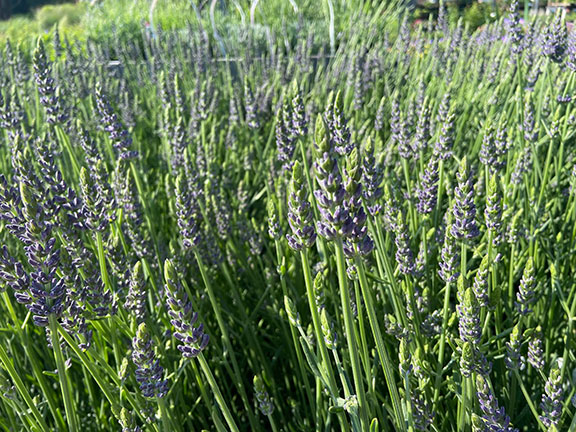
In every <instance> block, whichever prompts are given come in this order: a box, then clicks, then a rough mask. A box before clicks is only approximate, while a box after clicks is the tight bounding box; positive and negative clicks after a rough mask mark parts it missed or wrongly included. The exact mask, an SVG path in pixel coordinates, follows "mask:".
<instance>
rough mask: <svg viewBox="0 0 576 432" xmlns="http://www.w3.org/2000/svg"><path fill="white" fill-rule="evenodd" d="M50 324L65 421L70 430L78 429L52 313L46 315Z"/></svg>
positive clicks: (54, 317) (55, 320) (73, 431)
mask: <svg viewBox="0 0 576 432" xmlns="http://www.w3.org/2000/svg"><path fill="white" fill-rule="evenodd" d="M48 321H49V324H50V334H51V337H52V349H53V350H54V359H55V360H56V367H57V368H58V378H59V380H60V390H61V391H62V397H63V398H64V410H65V411H66V421H67V422H68V429H69V430H70V432H77V431H78V424H77V420H76V410H75V408H74V402H73V400H72V395H71V394H70V382H69V380H68V372H67V371H66V365H65V364H64V356H63V355H62V347H60V338H59V337H58V321H57V319H56V316H55V315H54V314H51V315H50V316H49V317H48Z"/></svg>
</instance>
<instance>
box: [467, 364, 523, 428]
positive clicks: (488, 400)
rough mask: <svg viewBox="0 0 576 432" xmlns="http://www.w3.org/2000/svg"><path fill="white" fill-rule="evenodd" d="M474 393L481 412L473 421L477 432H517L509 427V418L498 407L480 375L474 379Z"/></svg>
mask: <svg viewBox="0 0 576 432" xmlns="http://www.w3.org/2000/svg"><path fill="white" fill-rule="evenodd" d="M476 388H477V390H478V392H477V393H476V395H477V397H478V403H479V404H480V410H481V411H482V416H481V417H476V418H475V419H474V420H473V423H475V424H476V425H478V426H481V427H480V429H479V430H483V431H500V432H518V429H515V428H513V427H512V426H510V417H508V416H507V415H506V412H505V411H504V407H499V406H498V401H497V400H496V397H495V396H494V393H492V390H491V389H490V387H489V386H488V383H487V382H486V379H485V378H484V377H483V376H482V375H478V376H477V377H476Z"/></svg>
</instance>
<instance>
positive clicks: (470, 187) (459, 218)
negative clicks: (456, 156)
mask: <svg viewBox="0 0 576 432" xmlns="http://www.w3.org/2000/svg"><path fill="white" fill-rule="evenodd" d="M456 178H457V179H458V185H457V186H456V188H455V189H454V206H453V213H454V223H453V225H452V229H451V233H452V235H453V236H454V238H456V239H462V240H463V239H472V238H474V237H476V236H478V234H479V231H478V226H477V224H476V204H475V203H474V184H473V183H472V174H471V173H470V169H469V167H468V163H467V160H466V157H464V158H463V159H462V162H461V163H460V169H459V170H458V173H457V174H456Z"/></svg>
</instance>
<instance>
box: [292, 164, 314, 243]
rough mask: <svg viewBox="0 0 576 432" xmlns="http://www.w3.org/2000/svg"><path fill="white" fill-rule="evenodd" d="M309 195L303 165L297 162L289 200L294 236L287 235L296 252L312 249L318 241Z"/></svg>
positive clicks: (293, 171) (293, 170)
mask: <svg viewBox="0 0 576 432" xmlns="http://www.w3.org/2000/svg"><path fill="white" fill-rule="evenodd" d="M307 195H308V192H307V190H306V188H305V187H304V174H303V173H302V165H300V163H299V162H298V161H296V163H295V164H294V167H293V169H292V181H291V182H290V195H289V198H288V223H289V224H290V228H291V229H292V234H287V235H286V239H287V240H288V244H289V245H290V247H291V248H292V249H294V250H296V251H299V250H302V249H303V248H309V247H311V246H312V245H313V244H314V241H315V240H316V232H315V231H314V221H313V217H312V208H311V206H310V202H309V201H308V196H307Z"/></svg>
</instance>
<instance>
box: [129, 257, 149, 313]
mask: <svg viewBox="0 0 576 432" xmlns="http://www.w3.org/2000/svg"><path fill="white" fill-rule="evenodd" d="M145 285H146V281H145V279H144V272H143V271H142V264H141V263H140V261H138V262H137V263H136V264H135V265H134V268H133V269H132V274H131V276H130V289H129V291H128V294H127V295H126V303H124V307H125V308H126V309H127V310H129V311H130V312H132V313H133V314H134V316H135V317H136V319H137V320H138V321H139V322H142V321H144V320H145V319H146V290H145Z"/></svg>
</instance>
